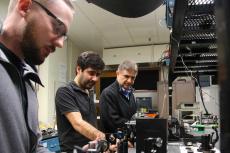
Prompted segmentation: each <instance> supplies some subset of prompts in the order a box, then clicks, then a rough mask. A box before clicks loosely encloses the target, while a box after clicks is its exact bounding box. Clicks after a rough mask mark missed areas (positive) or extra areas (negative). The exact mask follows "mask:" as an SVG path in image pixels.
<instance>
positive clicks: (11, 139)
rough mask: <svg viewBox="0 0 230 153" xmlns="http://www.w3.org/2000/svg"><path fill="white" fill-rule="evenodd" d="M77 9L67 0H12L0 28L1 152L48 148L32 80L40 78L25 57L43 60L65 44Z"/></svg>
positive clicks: (42, 152)
mask: <svg viewBox="0 0 230 153" xmlns="http://www.w3.org/2000/svg"><path fill="white" fill-rule="evenodd" d="M62 10H65V11H62ZM51 12H52V13H51ZM73 13H74V10H73V7H72V4H71V3H70V1H68V0H55V1H53V0H47V1H41V0H36V1H35V0H10V4H9V9H8V15H7V17H6V19H5V21H4V24H3V28H2V29H1V34H0V87H1V88H0V153H47V152H49V151H48V150H47V149H45V148H44V147H42V146H41V145H39V141H40V139H41V134H40V132H39V127H38V102H37V97H36V93H35V90H34V87H33V83H38V84H40V85H41V81H40V79H39V76H38V75H37V73H36V72H35V71H34V70H33V68H32V67H31V66H30V65H28V64H27V63H26V62H25V61H28V62H29V63H30V64H32V65H39V64H41V63H43V62H44V60H45V58H46V57H47V56H48V55H49V54H50V53H52V52H54V51H55V48H56V47H62V46H63V43H64V37H65V33H66V32H67V31H68V29H69V25H70V23H71V22H72V19H73ZM54 14H55V15H54ZM56 15H57V17H56ZM41 21H42V22H41Z"/></svg>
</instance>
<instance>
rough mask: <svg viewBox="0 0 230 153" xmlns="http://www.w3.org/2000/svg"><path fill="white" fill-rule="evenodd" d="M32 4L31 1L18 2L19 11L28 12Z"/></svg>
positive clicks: (19, 0) (22, 0)
mask: <svg viewBox="0 0 230 153" xmlns="http://www.w3.org/2000/svg"><path fill="white" fill-rule="evenodd" d="M31 4H32V1H31V0H18V9H19V11H22V12H27V11H28V9H29V8H30V6H31Z"/></svg>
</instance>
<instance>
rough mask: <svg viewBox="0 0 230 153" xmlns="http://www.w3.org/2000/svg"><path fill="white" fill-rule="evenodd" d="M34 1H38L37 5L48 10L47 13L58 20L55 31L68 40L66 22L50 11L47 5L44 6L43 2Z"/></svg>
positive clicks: (54, 27)
mask: <svg viewBox="0 0 230 153" xmlns="http://www.w3.org/2000/svg"><path fill="white" fill-rule="evenodd" d="M32 1H33V2H34V3H36V4H37V5H39V6H40V7H41V8H42V9H43V10H44V11H45V12H46V14H47V15H49V16H50V17H52V18H53V19H54V20H55V21H56V25H54V26H53V29H54V33H55V34H57V35H58V37H63V38H64V40H66V39H67V35H66V30H65V29H66V26H65V24H64V23H63V22H62V21H61V20H60V19H59V18H58V17H57V16H56V15H54V14H53V13H52V12H50V11H49V10H48V9H47V8H46V7H45V6H43V5H42V4H41V3H39V2H37V1H34V0H32Z"/></svg>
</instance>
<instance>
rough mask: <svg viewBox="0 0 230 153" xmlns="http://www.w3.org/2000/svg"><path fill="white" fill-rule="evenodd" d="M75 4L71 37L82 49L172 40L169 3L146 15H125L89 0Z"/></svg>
mask: <svg viewBox="0 0 230 153" xmlns="http://www.w3.org/2000/svg"><path fill="white" fill-rule="evenodd" d="M74 4H75V8H76V14H75V18H74V23H73V25H72V26H71V29H70V32H69V37H70V39H72V40H73V42H74V43H75V44H76V45H77V46H78V48H79V49H80V50H82V51H85V50H93V51H102V50H103V48H113V47H125V46H140V45H149V44H162V43H169V29H168V28H167V27H166V24H165V5H162V6H160V7H159V8H158V9H156V10H155V11H153V12H151V13H150V14H148V15H145V16H143V17H139V18H124V17H119V16H117V15H114V14H112V13H110V12H108V11H106V10H104V9H102V8H100V7H98V6H96V5H94V4H92V3H88V2H86V1H85V0H75V1H74Z"/></svg>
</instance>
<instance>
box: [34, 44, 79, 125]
mask: <svg viewBox="0 0 230 153" xmlns="http://www.w3.org/2000/svg"><path fill="white" fill-rule="evenodd" d="M79 53H80V51H79V49H78V48H77V47H76V46H75V45H74V44H73V43H72V42H71V40H68V43H66V42H65V44H64V47H63V48H62V49H57V50H56V51H55V53H53V54H51V55H49V57H48V58H47V59H46V61H45V62H44V63H43V64H42V65H41V66H39V76H40V77H41V80H42V82H43V84H44V86H45V87H44V88H43V87H41V86H39V88H38V92H37V94H38V101H39V121H41V122H44V123H49V124H51V125H52V124H53V123H54V120H55V101H54V100H55V94H56V90H57V88H58V87H60V86H62V85H64V84H65V83H66V82H69V81H70V80H73V78H74V76H75V70H74V69H75V61H76V58H77V56H78V55H79Z"/></svg>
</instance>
